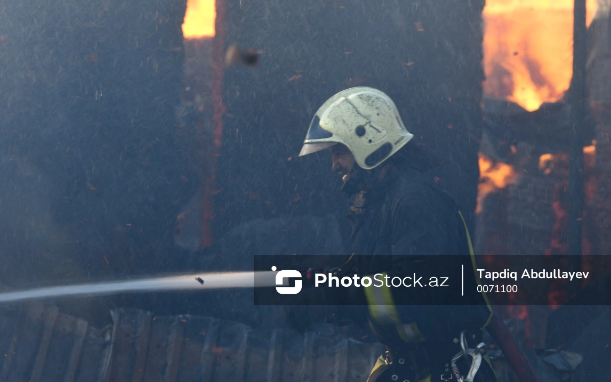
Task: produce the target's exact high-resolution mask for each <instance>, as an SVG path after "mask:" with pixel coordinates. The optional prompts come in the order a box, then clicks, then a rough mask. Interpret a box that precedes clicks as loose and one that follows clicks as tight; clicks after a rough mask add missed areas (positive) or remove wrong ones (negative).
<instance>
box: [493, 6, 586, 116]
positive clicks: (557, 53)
mask: <svg viewBox="0 0 611 382" xmlns="http://www.w3.org/2000/svg"><path fill="white" fill-rule="evenodd" d="M596 7H597V3H596V0H587V6H586V8H587V11H588V14H587V22H588V24H589V23H590V21H591V20H592V18H593V16H594V14H595V12H596ZM483 16H484V22H485V25H486V31H485V34H484V67H485V72H486V78H487V80H486V82H485V83H484V93H485V94H486V95H488V96H492V97H500V98H505V99H508V100H510V101H513V102H516V103H518V104H519V105H520V106H522V107H524V108H525V109H526V110H528V111H533V110H536V109H538V108H539V106H541V104H543V103H544V102H556V101H559V100H560V99H561V98H562V97H563V95H564V92H565V91H566V90H567V89H568V87H569V82H570V80H571V75H572V68H571V60H572V52H571V47H572V42H573V1H572V0H558V1H553V2H551V1H547V0H532V1H528V2H523V1H520V0H510V1H507V0H490V1H487V2H486V6H485V7H484V14H483ZM516 20H520V21H519V22H516Z"/></svg>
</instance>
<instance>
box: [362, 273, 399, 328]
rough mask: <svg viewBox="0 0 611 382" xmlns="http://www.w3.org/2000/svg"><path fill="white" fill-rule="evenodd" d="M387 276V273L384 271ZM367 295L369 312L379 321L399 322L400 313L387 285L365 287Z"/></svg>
mask: <svg viewBox="0 0 611 382" xmlns="http://www.w3.org/2000/svg"><path fill="white" fill-rule="evenodd" d="M383 275H384V276H386V273H383ZM365 297H366V298H367V304H368V305H369V313H370V314H371V316H372V317H373V318H374V319H375V320H376V321H378V322H379V323H389V322H392V323H399V322H400V321H399V313H398V312H397V308H396V307H395V302H394V300H393V298H392V293H391V292H390V290H389V288H386V285H382V286H381V287H379V288H378V287H375V286H373V285H370V286H369V287H366V288H365Z"/></svg>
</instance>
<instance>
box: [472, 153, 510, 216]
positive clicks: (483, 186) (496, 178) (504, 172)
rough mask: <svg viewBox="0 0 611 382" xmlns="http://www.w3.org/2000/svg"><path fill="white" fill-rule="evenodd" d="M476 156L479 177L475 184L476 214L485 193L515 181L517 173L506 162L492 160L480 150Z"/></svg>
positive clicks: (479, 209) (480, 209)
mask: <svg viewBox="0 0 611 382" xmlns="http://www.w3.org/2000/svg"><path fill="white" fill-rule="evenodd" d="M478 156H479V173H480V179H479V184H478V186H477V209H476V211H475V213H476V214H479V213H480V212H481V211H482V203H483V201H484V198H485V197H486V195H488V194H489V193H491V192H494V191H497V190H499V189H501V188H505V187H507V185H509V184H511V183H513V182H514V181H515V178H516V175H517V174H516V172H515V171H514V169H513V167H511V166H510V165H508V164H505V163H503V162H497V161H494V160H492V159H491V158H489V157H488V156H487V155H485V154H483V153H481V152H480V153H478Z"/></svg>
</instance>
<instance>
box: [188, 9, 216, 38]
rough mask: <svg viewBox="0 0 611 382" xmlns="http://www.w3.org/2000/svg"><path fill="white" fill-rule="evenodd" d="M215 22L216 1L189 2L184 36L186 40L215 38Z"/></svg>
mask: <svg viewBox="0 0 611 382" xmlns="http://www.w3.org/2000/svg"><path fill="white" fill-rule="evenodd" d="M215 20H216V9H215V0H188V1H187V13H186V14H185V20H184V22H183V24H182V34H183V36H184V37H185V38H201V37H213V36H214V28H215V25H214V24H215Z"/></svg>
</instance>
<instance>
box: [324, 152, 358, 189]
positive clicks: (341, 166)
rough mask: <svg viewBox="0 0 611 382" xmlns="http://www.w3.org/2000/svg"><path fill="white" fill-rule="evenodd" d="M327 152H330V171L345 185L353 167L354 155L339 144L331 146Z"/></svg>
mask: <svg viewBox="0 0 611 382" xmlns="http://www.w3.org/2000/svg"><path fill="white" fill-rule="evenodd" d="M329 150H331V161H332V168H331V170H332V171H333V172H334V173H336V174H339V175H340V176H341V177H342V180H343V181H344V183H346V182H347V181H348V179H350V171H352V169H353V168H354V166H355V161H354V155H352V153H351V152H350V150H348V148H347V147H346V146H344V145H342V144H341V143H338V144H336V145H333V146H331V147H330V148H329Z"/></svg>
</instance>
